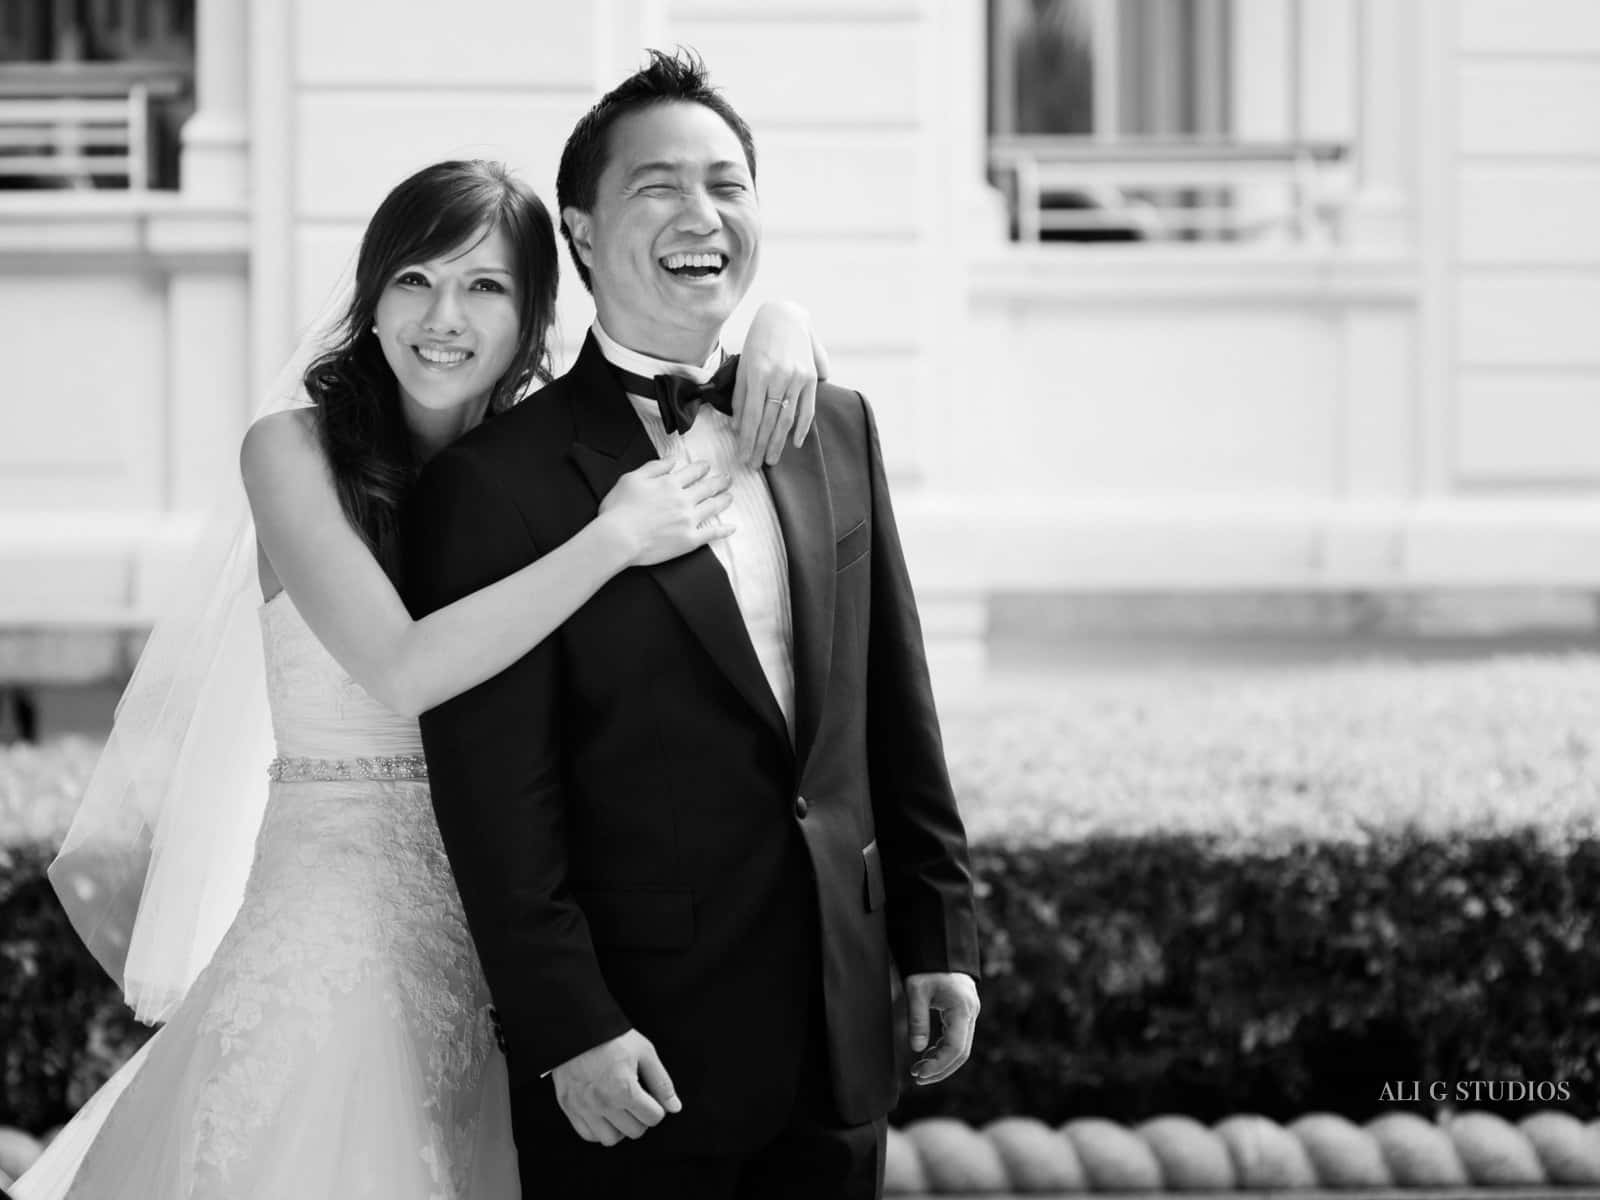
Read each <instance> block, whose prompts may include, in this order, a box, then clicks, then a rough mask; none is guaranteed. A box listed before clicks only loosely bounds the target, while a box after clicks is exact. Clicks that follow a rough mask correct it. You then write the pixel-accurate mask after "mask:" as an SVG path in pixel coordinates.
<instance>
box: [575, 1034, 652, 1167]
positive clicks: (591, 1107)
mask: <svg viewBox="0 0 1600 1200" xmlns="http://www.w3.org/2000/svg"><path fill="white" fill-rule="evenodd" d="M550 1077H551V1079H552V1080H553V1081H554V1082H555V1087H556V1103H557V1104H559V1105H561V1111H562V1112H564V1113H566V1114H567V1120H569V1121H571V1122H572V1128H573V1129H575V1130H577V1132H578V1136H579V1137H581V1138H582V1139H583V1140H584V1141H586V1142H599V1143H600V1144H601V1145H602V1146H615V1145H616V1144H617V1143H618V1142H620V1141H621V1140H622V1139H623V1138H625V1137H626V1138H637V1137H642V1136H643V1135H644V1133H645V1131H646V1130H648V1129H651V1128H652V1127H654V1126H656V1125H659V1124H660V1123H661V1119H662V1118H663V1117H665V1116H666V1115H667V1114H668V1113H675V1112H680V1111H682V1109H683V1102H682V1101H680V1100H679V1099H678V1093H677V1091H676V1090H674V1088H673V1086H672V1079H671V1078H670V1077H669V1076H668V1075H667V1069H666V1068H665V1067H664V1066H662V1065H661V1059H660V1057H659V1056H658V1055H657V1054H656V1048H655V1047H654V1046H652V1045H651V1044H650V1040H649V1039H648V1038H646V1037H645V1036H644V1034H642V1033H640V1032H639V1031H638V1030H637V1029H630V1030H628V1032H627V1033H624V1034H622V1035H621V1036H620V1037H614V1038H612V1039H611V1040H610V1041H609V1042H601V1043H600V1044H599V1045H598V1046H594V1047H591V1048H590V1049H588V1050H585V1051H584V1052H583V1053H582V1054H580V1055H578V1056H577V1057H576V1058H569V1059H567V1061H566V1062H564V1063H562V1064H561V1065H560V1066H559V1067H557V1068H556V1069H555V1070H554V1071H552V1072H550Z"/></svg>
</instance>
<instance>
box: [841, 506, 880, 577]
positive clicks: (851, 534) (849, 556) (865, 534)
mask: <svg viewBox="0 0 1600 1200" xmlns="http://www.w3.org/2000/svg"><path fill="white" fill-rule="evenodd" d="M871 549H872V530H871V528H870V527H869V526H868V525H867V519H866V518H865V517H863V518H861V520H860V521H858V522H856V524H855V525H854V526H852V527H851V528H850V529H849V530H848V531H847V532H846V533H845V535H844V536H843V537H841V538H840V539H839V540H838V541H837V542H835V543H834V546H833V561H834V562H835V563H836V564H837V566H836V567H835V569H836V570H839V571H842V570H844V569H845V568H846V567H848V566H850V565H851V564H852V563H855V562H859V561H860V560H861V559H863V558H865V557H866V556H867V552H868V551H869V550H871Z"/></svg>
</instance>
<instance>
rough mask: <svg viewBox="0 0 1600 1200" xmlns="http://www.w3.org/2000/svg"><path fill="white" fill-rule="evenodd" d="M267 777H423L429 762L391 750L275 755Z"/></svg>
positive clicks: (316, 780)
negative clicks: (362, 754)
mask: <svg viewBox="0 0 1600 1200" xmlns="http://www.w3.org/2000/svg"><path fill="white" fill-rule="evenodd" d="M267 778H268V779H271V780H273V781H275V782H278V783H332V782H336V781H339V780H346V779H376V780H400V779H418V780H426V779H427V778H428V762H427V760H426V759H425V758H423V756H422V755H420V754H394V755H389V756H386V757H383V758H275V759H273V760H272V762H271V763H270V764H268V766H267Z"/></svg>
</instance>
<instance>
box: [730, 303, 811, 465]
mask: <svg viewBox="0 0 1600 1200" xmlns="http://www.w3.org/2000/svg"><path fill="white" fill-rule="evenodd" d="M827 377H828V353H827V351H826V350H824V349H823V348H822V347H821V346H820V345H818V344H817V340H816V337H815V336H814V335H813V334H812V332H811V314H810V313H808V312H806V310H805V309H803V308H801V307H800V306H799V305H798V304H792V303H790V302H789V301H787V300H769V301H768V302H767V303H766V304H763V305H762V306H761V308H760V309H759V310H758V311H757V312H756V315H755V319H754V320H753V321H751V322H750V332H749V333H747V334H746V335H745V339H744V349H743V351H742V352H741V353H740V355H739V373H738V378H737V380H736V382H735V384H734V388H733V420H734V424H735V426H736V427H737V428H738V430H739V457H740V458H742V459H743V460H744V461H745V462H747V463H749V464H750V465H751V466H753V467H759V466H761V465H762V464H763V463H765V464H766V465H767V466H769V467H770V466H772V465H773V464H774V463H776V462H777V461H778V459H779V458H780V457H781V456H782V454H783V442H784V439H785V438H787V437H788V436H789V435H790V433H791V432H792V433H793V435H794V444H795V445H796V446H800V445H803V444H804V442H805V440H806V435H807V434H809V433H810V432H811V422H812V419H813V418H814V417H815V416H816V412H817V381H818V380H819V379H826V378H827Z"/></svg>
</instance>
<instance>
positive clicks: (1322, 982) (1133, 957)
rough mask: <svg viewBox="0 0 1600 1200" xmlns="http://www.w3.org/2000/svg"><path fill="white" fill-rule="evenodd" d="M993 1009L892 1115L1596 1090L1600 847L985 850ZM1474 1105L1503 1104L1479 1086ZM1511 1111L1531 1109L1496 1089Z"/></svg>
mask: <svg viewBox="0 0 1600 1200" xmlns="http://www.w3.org/2000/svg"><path fill="white" fill-rule="evenodd" d="M975 857H976V863H975V867H976V871H977V875H978V877H979V879H980V881H981V885H980V886H981V893H982V901H981V905H980V920H981V925H982V940H983V953H984V979H983V983H982V989H981V990H982V995H983V1013H982V1016H981V1018H980V1024H979V1034H978V1038H977V1041H976V1045H975V1048H974V1053H973V1058H972V1059H971V1061H969V1062H968V1064H967V1066H966V1067H965V1068H964V1069H963V1070H962V1071H961V1072H960V1073H959V1074H958V1075H956V1076H955V1077H954V1078H953V1079H952V1080H950V1081H949V1082H947V1083H945V1084H942V1085H939V1086H938V1087H936V1088H931V1089H927V1090H922V1089H918V1090H915V1091H910V1092H907V1093H905V1094H904V1095H903V1097H902V1102H901V1105H900V1108H899V1110H898V1112H897V1113H896V1118H895V1119H896V1122H897V1123H902V1122H906V1121H910V1120H913V1119H916V1118H918V1117H923V1116H931V1115H947V1116H957V1117H960V1118H962V1119H964V1120H966V1121H969V1122H971V1123H974V1124H982V1123H984V1122H987V1121H989V1120H991V1119H993V1118H996V1117H999V1116H1003V1115H1008V1114H1018V1113H1023V1114H1028V1115H1031V1116H1036V1117H1039V1118H1041V1119H1043V1120H1045V1121H1047V1122H1052V1123H1055V1122H1060V1121H1064V1120H1067V1119H1069V1118H1072V1117H1078V1116H1095V1117H1108V1118H1111V1119H1113V1120H1121V1121H1129V1122H1133V1121H1139V1120H1143V1119H1146V1118H1149V1117H1152V1116H1155V1115H1158V1114H1162V1113H1170V1112H1180V1113H1184V1114H1186V1115H1189V1116H1192V1117H1195V1118H1198V1119H1200V1120H1203V1121H1204V1120H1214V1119H1218V1118H1221V1117H1223V1116H1225V1115H1227V1114H1229V1113H1234V1112H1241V1111H1244V1112H1256V1113H1261V1114H1263V1115H1265V1116H1268V1117H1272V1118H1274V1119H1277V1120H1287V1119H1290V1118H1292V1117H1294V1116H1297V1115H1298V1114H1301V1113H1304V1112H1308V1111H1332V1112H1338V1113H1342V1114H1344V1115H1345V1116H1348V1117H1351V1118H1354V1119H1365V1118H1368V1117H1371V1116H1375V1115H1378V1114H1379V1113H1381V1112H1386V1111H1394V1110H1395V1109H1396V1108H1397V1107H1399V1106H1397V1105H1395V1104H1392V1103H1384V1102H1383V1101H1381V1100H1380V1092H1381V1089H1382V1087H1383V1085H1384V1083H1385V1082H1386V1081H1389V1082H1392V1081H1397V1080H1407V1081H1409V1080H1421V1081H1422V1088H1423V1095H1422V1099H1423V1103H1422V1104H1421V1105H1417V1106H1413V1107H1417V1108H1420V1109H1422V1110H1423V1111H1428V1110H1429V1106H1430V1103H1431V1102H1429V1101H1428V1100H1427V1085H1428V1083H1429V1082H1431V1081H1442V1082H1444V1083H1445V1084H1446V1085H1447V1086H1448V1087H1449V1088H1450V1090H1451V1095H1452V1098H1454V1088H1455V1085H1456V1083H1458V1082H1468V1083H1470V1082H1472V1081H1479V1080H1482V1081H1490V1080H1500V1081H1506V1080H1521V1081H1527V1082H1539V1081H1548V1082H1551V1083H1556V1082H1565V1083H1566V1084H1567V1085H1568V1087H1569V1088H1570V1097H1571V1099H1570V1103H1568V1104H1548V1103H1547V1104H1541V1105H1539V1106H1538V1107H1567V1108H1570V1109H1572V1110H1573V1111H1580V1112H1592V1111H1593V1109H1594V1104H1595V1100H1596V1098H1597V1096H1600V1088H1597V1084H1600V936H1597V934H1600V930H1597V929H1596V921H1597V919H1600V918H1597V916H1596V910H1595V907H1594V903H1593V898H1594V897H1595V896H1596V895H1600V890H1597V889H1600V841H1597V840H1581V841H1576V842H1572V843H1570V844H1560V843H1556V842H1552V840H1551V839H1548V838H1545V837H1541V836H1539V835H1538V834H1536V833H1534V832H1531V831H1528V832H1523V833H1519V834H1505V835H1488V836H1483V837H1475V838H1470V839H1462V838H1456V839H1449V840H1443V839H1437V838H1428V837H1422V836H1420V835H1416V834H1402V835H1395V836H1384V837H1380V838H1374V839H1371V840H1369V841H1367V842H1365V843H1324V844H1303V845H1295V846H1288V847H1286V848H1283V849H1281V850H1273V849H1265V848H1260V849H1247V850H1244V851H1241V850H1240V849H1239V848H1238V847H1236V846H1227V845H1221V844H1218V843H1216V842H1214V841H1206V840H1201V839H1195V838H1190V837H1184V836H1171V837H1167V836H1160V835H1151V836H1148V837H1139V838H1111V837H1101V838H1095V839H1091V840H1088V841H1084V842H1074V843H1067V844H1059V843H1058V844H1055V845H1050V846H1038V847H1030V846H995V845H988V846H982V847H979V848H978V850H977V852H976V855H975ZM1470 1107H1478V1108H1487V1109H1494V1108H1496V1107H1497V1106H1496V1105H1495V1104H1492V1103H1489V1102H1487V1101H1480V1102H1478V1103H1475V1104H1473V1105H1470ZM1498 1107H1499V1108H1500V1109H1501V1111H1504V1112H1505V1113H1507V1114H1508V1115H1510V1114H1519V1115H1520V1114H1524V1113H1526V1112H1527V1111H1529V1106H1528V1105H1527V1104H1520V1105H1519V1104H1508V1105H1503V1106H1498Z"/></svg>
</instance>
